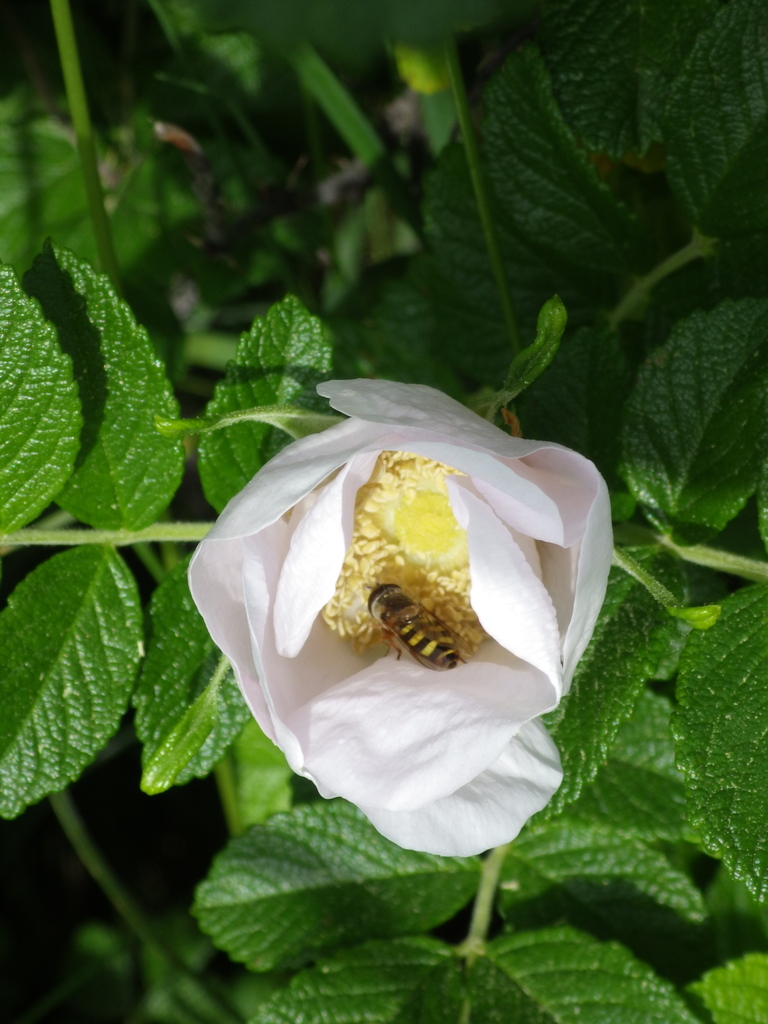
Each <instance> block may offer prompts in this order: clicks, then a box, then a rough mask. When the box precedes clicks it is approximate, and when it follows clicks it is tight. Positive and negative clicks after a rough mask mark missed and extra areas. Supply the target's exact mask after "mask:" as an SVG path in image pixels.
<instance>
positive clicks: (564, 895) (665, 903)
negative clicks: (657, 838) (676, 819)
mask: <svg viewBox="0 0 768 1024" xmlns="http://www.w3.org/2000/svg"><path fill="white" fill-rule="evenodd" d="M499 899H500V905H501V910H502V913H503V914H504V917H505V918H506V919H507V920H508V921H509V923H510V925H512V927H514V928H515V929H518V928H535V927H541V926H543V925H549V924H555V923H557V922H559V921H562V920H565V921H567V922H568V923H569V924H572V925H574V926H575V927H577V928H583V929H584V930H586V931H589V932H591V933H593V934H594V935H596V936H597V937H598V938H609V939H616V940H618V941H619V942H622V943H623V944H624V945H626V946H628V947H629V948H630V949H631V950H633V952H634V953H635V955H636V956H638V957H640V958H641V959H643V960H647V961H648V962H649V963H650V964H652V965H653V966H654V967H655V968H656V969H657V970H659V971H660V972H661V973H662V974H665V975H672V976H674V977H675V978H680V977H684V978H686V980H687V979H688V978H690V977H691V972H692V971H695V970H697V969H700V964H701V957H702V955H703V952H704V947H703V945H702V944H703V943H704V942H705V940H706V939H707V938H708V936H707V933H706V931H705V929H704V928H703V922H704V919H705V910H704V904H703V902H702V898H701V893H700V892H699V890H698V889H697V888H696V887H695V886H694V885H693V883H692V882H691V881H690V880H689V879H688V878H687V877H686V876H685V875H684V874H682V872H680V871H678V870H677V869H675V868H673V867H672V865H671V864H670V863H669V861H668V860H667V859H666V857H665V856H664V855H663V854H662V853H660V852H659V851H658V850H657V849H655V848H654V847H653V846H650V845H647V844H646V843H644V842H642V841H641V840H639V839H638V838H636V837H635V836H633V835H631V834H630V833H626V832H620V831H618V830H615V829H613V828H611V827H607V826H605V825H599V824H593V823H587V822H583V821H579V820H577V819H574V818H559V819H558V820H557V821H554V822H549V823H547V824H544V825H542V826H539V827H538V828H532V829H529V830H528V831H526V832H525V833H524V834H523V835H522V836H520V837H519V838H518V839H517V840H516V841H515V842H514V843H513V844H512V846H511V848H510V851H509V853H508V854H507V858H506V860H505V862H504V866H503V868H502V882H501V887H500V891H499Z"/></svg>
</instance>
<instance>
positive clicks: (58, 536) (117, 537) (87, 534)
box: [0, 523, 213, 551]
mask: <svg viewBox="0 0 768 1024" xmlns="http://www.w3.org/2000/svg"><path fill="white" fill-rule="evenodd" d="M212 526H213V523H155V524H154V525H153V526H147V527H146V528H145V529H143V530H38V529H36V528H35V527H34V526H28V527H25V528H24V529H23V530H16V531H14V532H13V533H6V534H5V535H4V536H3V535H2V534H0V551H2V549H3V548H7V547H32V546H40V545H42V546H48V547H50V546H54V547H72V546H73V545H76V544H110V545H112V546H113V547H118V548H119V547H123V546H124V545H126V544H141V543H144V542H146V543H149V542H152V541H158V542H161V541H165V540H173V541H181V542H187V543H190V544H196V543H197V542H198V541H201V540H202V539H203V537H205V535H206V534H207V533H208V531H209V530H210V529H211V527H212Z"/></svg>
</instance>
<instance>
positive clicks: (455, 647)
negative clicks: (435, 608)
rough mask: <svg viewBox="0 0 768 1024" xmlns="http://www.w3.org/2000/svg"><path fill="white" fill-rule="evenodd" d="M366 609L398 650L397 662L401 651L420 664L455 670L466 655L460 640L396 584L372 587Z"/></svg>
mask: <svg viewBox="0 0 768 1024" xmlns="http://www.w3.org/2000/svg"><path fill="white" fill-rule="evenodd" d="M368 610H369V612H370V613H371V615H372V616H373V618H374V619H375V620H376V622H377V623H378V624H379V626H380V628H381V631H382V633H383V634H384V639H385V640H386V641H387V643H388V644H389V645H390V646H391V647H394V648H395V649H396V650H397V657H398V660H399V658H400V652H401V651H407V652H408V654H410V655H411V657H412V658H415V659H416V661H418V662H419V663H420V664H421V665H426V667H427V668H434V669H438V670H439V671H442V670H443V669H446V668H456V666H457V665H458V664H459V663H460V662H461V663H463V662H464V661H465V660H466V657H467V656H468V653H469V652H468V651H467V649H466V647H465V645H464V643H463V642H462V640H461V638H460V637H458V636H457V635H456V634H455V633H454V632H453V630H452V629H449V627H448V626H446V624H445V623H444V622H443V621H442V619H438V617H437V616H436V615H433V614H432V612H428V611H427V609H426V608H425V607H424V605H422V604H419V602H418V601H416V600H414V598H412V597H409V596H408V594H406V593H405V592H404V591H403V589H402V588H401V587H398V586H397V584H396V583H379V584H378V585H377V586H376V587H374V589H373V591H372V592H371V596H370V597H369V598H368Z"/></svg>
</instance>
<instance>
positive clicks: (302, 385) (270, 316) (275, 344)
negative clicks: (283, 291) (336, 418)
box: [200, 295, 331, 512]
mask: <svg viewBox="0 0 768 1024" xmlns="http://www.w3.org/2000/svg"><path fill="white" fill-rule="evenodd" d="M330 360H331V353H330V346H329V344H328V341H327V339H326V337H325V334H324V329H323V325H322V323H321V322H320V321H319V320H318V319H317V318H316V317H313V316H310V315H309V313H307V311H306V310H305V309H304V307H303V306H302V305H301V303H300V302H299V300H298V299H296V298H294V297H293V296H292V295H289V296H288V297H287V298H285V299H283V301H282V302H279V303H277V304H276V305H274V306H272V308H271V309H270V310H269V312H268V313H267V315H266V317H265V318H264V319H263V320H261V319H259V320H254V322H253V326H252V327H251V329H250V331H249V332H248V333H247V334H243V335H241V337H240V341H239V343H238V346H237V356H236V359H235V362H234V363H231V364H230V365H229V366H228V367H227V376H226V378H225V379H224V380H223V381H221V382H220V383H219V384H217V385H216V391H215V394H214V397H213V399H212V400H211V401H210V402H209V403H208V406H207V407H206V410H205V416H206V419H209V420H217V419H220V418H221V417H223V416H227V415H229V414H232V413H236V412H239V411H241V410H244V409H252V408H254V407H255V406H260V405H288V404H291V405H296V406H300V407H301V408H304V409H307V410H309V411H312V412H325V411H326V405H325V403H324V402H323V401H322V399H320V398H319V397H318V395H317V394H316V393H315V386H316V385H317V384H319V383H320V381H322V380H325V379H327V377H328V375H329V373H330V369H331V361H330ZM289 440H290V439H289V437H288V435H287V434H286V433H285V432H284V431H282V430H279V429H277V428H275V427H272V426H269V425H268V424H266V423H254V422H248V423H240V424H237V425H235V426H231V427H225V428H224V429H223V430H216V431H214V432H212V433H210V434H206V435H205V436H203V437H201V439H200V479H201V481H202V484H203V490H204V491H205V496H206V497H207V498H208V500H209V501H210V503H211V504H212V505H213V507H214V508H215V509H217V510H218V511H219V512H220V511H221V510H222V509H223V508H224V506H225V505H226V503H227V502H228V501H229V499H230V498H231V497H233V496H234V495H235V494H237V492H238V491H240V490H242V488H243V487H244V486H245V485H246V484H247V483H248V481H249V480H250V479H251V477H252V476H254V474H255V473H256V472H257V471H258V470H259V469H261V467H262V465H263V464H264V463H265V462H266V461H267V459H269V458H271V456H272V455H274V454H275V453H276V452H277V451H279V450H280V448H282V447H284V446H285V445H286V444H287V443H288V441H289Z"/></svg>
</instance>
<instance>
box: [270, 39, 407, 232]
mask: <svg viewBox="0 0 768 1024" xmlns="http://www.w3.org/2000/svg"><path fill="white" fill-rule="evenodd" d="M286 58H287V59H288V60H289V61H290V63H291V65H292V66H293V69H294V71H295V72H296V74H297V76H298V78H299V81H300V82H301V84H302V86H303V87H304V88H305V89H306V90H307V92H308V93H309V95H310V96H312V97H313V98H314V99H315V101H316V102H317V104H318V106H319V107H320V108H321V109H322V110H323V111H324V112H325V115H326V117H327V118H328V120H329V121H330V122H331V124H332V125H333V126H334V128H335V129H336V131H337V132H338V133H339V135H341V137H342V138H343V139H344V141H345V142H346V144H347V145H348V146H349V148H350V149H351V150H352V152H353V153H354V154H355V156H356V157H357V158H358V159H359V160H361V161H362V162H363V163H364V164H365V166H366V167H367V168H369V170H370V171H371V173H372V174H373V176H374V177H375V178H376V180H377V181H378V183H379V184H380V185H381V187H382V188H383V189H384V191H385V192H386V194H387V197H388V198H389V201H390V203H391V204H392V207H393V209H394V210H395V211H396V212H397V213H398V214H399V215H400V216H401V217H402V218H403V219H404V220H405V221H407V222H408V224H410V226H411V227H412V228H413V230H414V231H415V232H416V234H417V235H421V232H422V227H421V217H420V215H419V210H418V207H417V205H416V203H415V201H414V200H413V198H412V197H411V195H410V193H409V192H408V189H407V187H406V184H405V181H404V180H403V178H402V177H401V176H400V175H399V174H398V172H397V171H396V170H395V168H394V167H393V166H392V163H391V161H390V159H389V156H388V155H387V151H386V149H385V147H384V143H383V142H382V141H381V138H380V136H379V134H378V132H377V131H376V130H375V128H374V127H373V125H372V124H371V122H370V121H369V120H368V118H367V117H366V116H365V114H364V113H363V111H362V110H361V109H360V107H359V106H358V105H357V103H356V102H355V99H354V97H353V96H352V94H351V93H350V92H349V90H348V89H346V87H345V86H344V85H343V84H342V83H341V82H340V81H339V79H338V78H337V77H336V75H335V74H334V73H333V71H331V69H330V68H329V67H328V65H327V64H326V63H325V61H324V60H323V59H322V57H320V55H319V54H318V53H317V52H316V51H315V50H313V49H312V47H311V46H310V45H309V44H308V43H300V44H298V45H296V46H294V47H293V48H292V49H291V50H290V51H288V52H286Z"/></svg>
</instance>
